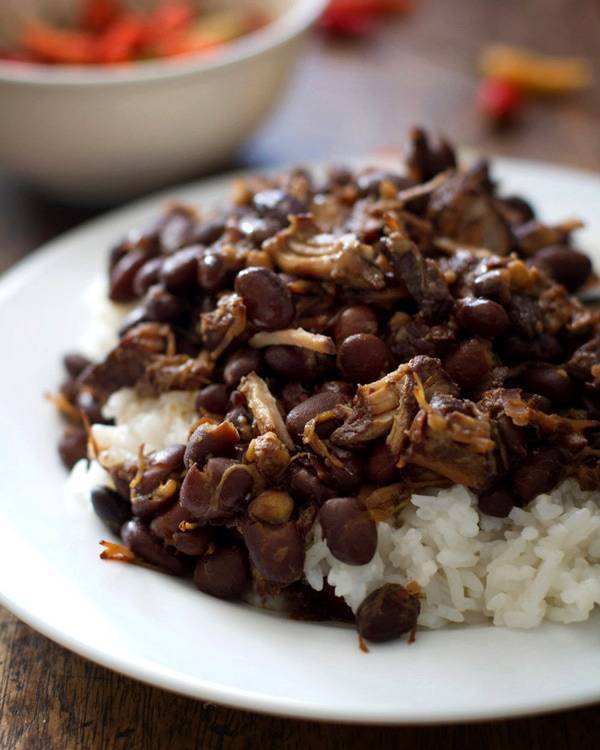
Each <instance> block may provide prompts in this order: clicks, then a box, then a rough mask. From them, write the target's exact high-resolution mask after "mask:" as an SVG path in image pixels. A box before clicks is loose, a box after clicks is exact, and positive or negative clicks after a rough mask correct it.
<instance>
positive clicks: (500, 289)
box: [473, 268, 510, 303]
mask: <svg viewBox="0 0 600 750" xmlns="http://www.w3.org/2000/svg"><path fill="white" fill-rule="evenodd" d="M473 289H474V291H475V294H477V295H478V296H480V297H487V298H488V299H492V300H497V301H498V302H502V303H506V302H508V301H509V300H510V276H509V274H508V272H507V271H506V270H505V269H499V268H494V269H492V270H491V271H484V272H483V273H481V274H479V275H478V276H476V277H475V279H474V281H473Z"/></svg>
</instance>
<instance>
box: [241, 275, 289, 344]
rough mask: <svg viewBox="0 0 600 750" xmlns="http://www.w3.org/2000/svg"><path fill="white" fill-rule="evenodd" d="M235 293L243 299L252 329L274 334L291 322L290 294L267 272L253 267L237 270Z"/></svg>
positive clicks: (281, 283) (276, 276) (281, 282)
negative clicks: (273, 332) (253, 327)
mask: <svg viewBox="0 0 600 750" xmlns="http://www.w3.org/2000/svg"><path fill="white" fill-rule="evenodd" d="M235 291H236V292H237V293H238V294H239V295H240V297H241V298H242V299H243V301H244V305H245V306H246V311H247V314H248V319H249V320H250V322H251V323H252V324H253V325H254V326H255V327H256V328H259V329H262V330H266V331H274V330H277V329H280V328H287V327H288V326H289V325H290V324H291V323H292V321H293V319H294V315H295V310H294V303H293V302H292V295H291V294H290V292H289V290H288V288H287V286H286V285H285V284H284V282H283V281H282V280H281V279H280V278H279V276H278V275H277V274H276V273H274V272H273V271H271V270H270V269H268V268H262V267H260V266H255V267H251V268H246V269H244V270H243V271H240V273H238V275H237V277H236V280H235Z"/></svg>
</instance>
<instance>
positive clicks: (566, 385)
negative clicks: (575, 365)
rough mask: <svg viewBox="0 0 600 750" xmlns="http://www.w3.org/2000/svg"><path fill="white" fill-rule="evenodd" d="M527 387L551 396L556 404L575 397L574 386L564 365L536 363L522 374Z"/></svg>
mask: <svg viewBox="0 0 600 750" xmlns="http://www.w3.org/2000/svg"><path fill="white" fill-rule="evenodd" d="M522 378H523V381H524V383H525V385H526V386H527V388H528V389H529V390H530V391H533V392H534V393H539V394H540V395H542V396H545V397H546V398H549V399H550V401H552V402H553V403H555V404H568V403H569V402H570V401H571V400H572V399H573V397H574V388H573V383H572V381H571V378H570V377H569V376H568V374H567V371H566V370H565V369H564V368H562V367H552V366H551V365H535V366H531V367H528V368H527V369H526V370H525V372H524V373H523V375H522Z"/></svg>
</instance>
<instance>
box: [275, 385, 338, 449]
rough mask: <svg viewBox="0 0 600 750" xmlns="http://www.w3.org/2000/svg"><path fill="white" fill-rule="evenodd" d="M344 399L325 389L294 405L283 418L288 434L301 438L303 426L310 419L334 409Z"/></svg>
mask: <svg viewBox="0 0 600 750" xmlns="http://www.w3.org/2000/svg"><path fill="white" fill-rule="evenodd" d="M345 401H346V399H345V398H344V397H343V396H342V395H340V394H337V393H331V392H327V391H325V392H324V393H317V394H316V395H315V396H311V397H310V398H308V399H306V401H302V402H301V403H300V404H298V406H295V407H294V408H293V409H292V410H291V411H290V413H289V414H288V415H287V417H286V419H285V424H286V426H287V428H288V430H289V431H290V434H291V435H292V436H293V437H295V438H300V439H301V438H302V434H303V433H304V428H305V427H306V425H307V423H308V422H310V420H311V419H314V418H315V417H316V416H317V415H318V414H322V413H323V412H327V411H331V410H332V409H335V407H336V406H337V405H338V404H341V403H344V402H345Z"/></svg>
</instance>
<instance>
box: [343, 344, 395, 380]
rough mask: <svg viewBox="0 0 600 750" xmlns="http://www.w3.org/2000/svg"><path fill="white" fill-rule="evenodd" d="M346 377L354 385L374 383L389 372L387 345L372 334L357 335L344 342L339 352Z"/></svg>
mask: <svg viewBox="0 0 600 750" xmlns="http://www.w3.org/2000/svg"><path fill="white" fill-rule="evenodd" d="M338 357H339V363H340V367H341V369H342V371H343V373H344V375H345V376H346V377H347V378H348V379H349V380H351V381H353V382H354V383H372V382H373V381H374V380H377V379H378V378H380V377H381V376H382V375H384V374H385V373H386V372H387V369H388V367H389V362H390V356H389V351H388V348H387V345H386V343H385V342H384V341H382V340H381V339H380V338H378V337H377V336H373V334H371V333H356V334H354V335H353V336H349V337H348V338H347V339H345V340H344V341H343V343H342V344H341V346H340V348H339V351H338Z"/></svg>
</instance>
